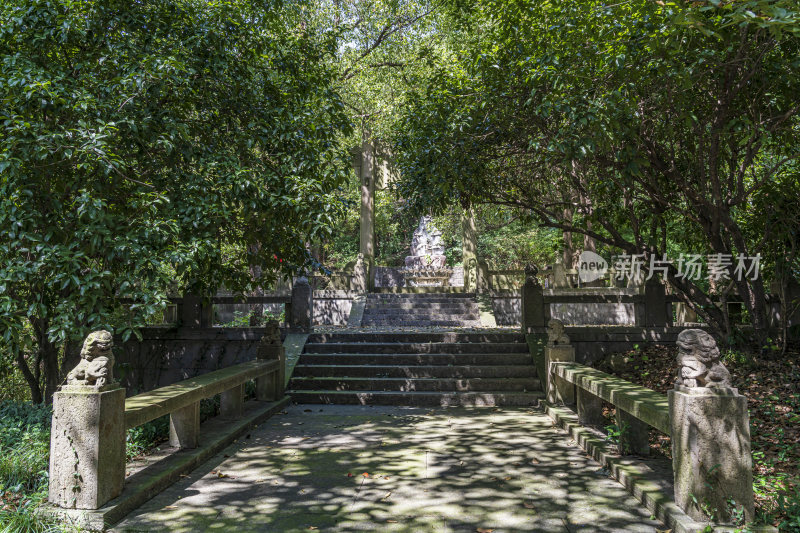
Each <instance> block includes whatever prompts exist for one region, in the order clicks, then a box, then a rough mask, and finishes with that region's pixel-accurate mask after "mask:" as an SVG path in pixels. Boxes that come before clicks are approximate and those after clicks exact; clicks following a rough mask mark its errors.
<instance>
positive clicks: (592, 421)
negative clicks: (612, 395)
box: [575, 387, 606, 428]
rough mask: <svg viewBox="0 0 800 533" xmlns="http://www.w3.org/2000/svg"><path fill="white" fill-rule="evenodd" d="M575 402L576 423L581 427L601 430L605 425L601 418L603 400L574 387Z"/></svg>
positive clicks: (603, 419)
mask: <svg viewBox="0 0 800 533" xmlns="http://www.w3.org/2000/svg"><path fill="white" fill-rule="evenodd" d="M575 400H576V403H577V404H578V405H577V410H578V421H579V422H580V423H581V425H584V426H589V427H594V428H602V427H604V426H605V425H606V418H605V417H604V416H603V400H601V399H600V398H599V397H597V396H595V395H594V394H592V393H591V392H589V391H587V390H585V389H582V388H580V387H575Z"/></svg>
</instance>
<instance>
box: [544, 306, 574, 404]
mask: <svg viewBox="0 0 800 533" xmlns="http://www.w3.org/2000/svg"><path fill="white" fill-rule="evenodd" d="M564 362H575V347H574V346H572V345H570V343H569V337H567V335H566V334H565V333H564V324H563V323H562V322H561V321H560V320H555V319H553V320H550V321H549V322H548V323H547V345H546V346H545V347H544V364H545V369H546V372H547V375H546V378H547V379H546V383H545V391H546V394H547V401H548V402H549V403H551V404H553V405H559V404H561V405H573V404H574V403H575V386H574V385H572V383H569V382H567V381H565V380H563V379H561V378H560V377H558V376H556V375H555V373H554V372H553V370H554V369H553V364H554V363H564Z"/></svg>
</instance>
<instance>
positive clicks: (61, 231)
mask: <svg viewBox="0 0 800 533" xmlns="http://www.w3.org/2000/svg"><path fill="white" fill-rule="evenodd" d="M335 50H336V42H335V41H334V40H333V39H331V38H329V37H326V36H324V35H322V34H320V33H319V32H315V31H313V30H312V29H309V28H306V27H304V24H303V23H302V12H301V11H300V10H299V8H297V7H296V6H295V5H293V4H283V3H281V2H269V1H266V2H263V1H262V2H255V1H253V2H251V1H247V0H241V1H229V2H206V1H201V0H179V1H173V0H169V1H167V0H158V1H154V2H144V3H129V2H119V1H115V0H100V1H97V2H79V1H73V0H25V1H22V0H11V1H7V2H4V3H3V4H2V7H0V58H2V62H0V125H1V127H2V134H1V135H0V328H2V335H3V337H2V347H1V349H2V354H3V357H8V356H11V357H14V358H15V360H16V362H17V364H18V365H19V368H20V369H21V371H22V372H23V374H24V376H25V378H26V380H27V382H28V384H29V386H30V388H31V393H32V398H33V400H34V401H35V402H41V401H49V400H50V397H51V395H52V393H53V392H54V390H55V388H56V386H57V385H58V384H59V381H60V379H61V377H62V376H63V375H64V371H65V369H66V367H68V366H69V365H70V364H71V357H72V356H74V355H75V353H76V350H75V347H74V345H72V344H71V343H74V342H76V341H78V340H80V338H81V337H82V336H83V335H84V334H85V333H86V332H87V331H88V330H90V329H97V328H101V327H102V328H109V329H113V330H115V331H116V332H117V333H118V334H121V335H122V338H123V339H127V338H128V337H129V336H130V335H131V334H132V333H134V332H135V331H136V328H137V327H138V326H140V325H142V324H143V323H144V322H145V321H146V320H147V317H148V316H150V315H152V314H154V313H157V312H158V311H160V310H161V309H162V308H163V305H164V303H165V298H166V296H167V294H168V292H169V291H170V290H175V289H181V290H189V291H193V292H197V293H199V294H209V292H210V291H213V290H215V289H216V288H218V287H220V286H221V285H223V284H224V285H225V286H226V287H227V288H229V289H233V290H245V289H248V288H249V287H250V286H251V285H253V284H258V283H264V282H265V281H269V279H270V278H274V277H275V276H276V275H278V272H279V270H280V269H281V268H299V267H302V266H304V265H306V264H307V261H308V256H307V252H306V248H305V243H307V242H311V241H313V240H315V239H319V238H322V237H324V236H325V235H327V234H328V233H329V232H330V228H331V226H332V221H333V219H334V218H335V216H336V215H337V213H338V211H339V202H338V201H337V200H336V192H337V190H338V188H339V187H340V186H341V184H342V183H343V180H344V178H345V175H346V161H345V160H344V158H343V157H342V153H341V152H340V150H339V149H338V144H337V140H338V139H339V138H340V137H341V136H343V135H348V134H349V121H348V119H347V116H346V115H345V113H344V106H343V103H342V101H341V98H340V96H339V93H338V91H337V90H336V89H335V87H334V85H333V82H334V81H335V79H336V75H337V72H336V71H335V70H334V69H333V68H332V66H331V65H332V62H331V60H330V56H331V54H333V53H334V52H335ZM281 261H282V262H281ZM253 272H258V273H262V274H261V275H262V276H263V279H254V276H253V274H252V273H253ZM123 299H128V300H130V301H132V302H133V304H132V305H125V306H123V305H121V303H120V302H121V300H123ZM65 355H66V357H65Z"/></svg>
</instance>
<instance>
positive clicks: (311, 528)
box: [308, 526, 319, 530]
mask: <svg viewBox="0 0 800 533" xmlns="http://www.w3.org/2000/svg"><path fill="white" fill-rule="evenodd" d="M308 529H310V530H314V529H319V528H318V527H317V526H308Z"/></svg>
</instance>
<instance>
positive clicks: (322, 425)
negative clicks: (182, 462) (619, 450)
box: [117, 405, 663, 533]
mask: <svg viewBox="0 0 800 533" xmlns="http://www.w3.org/2000/svg"><path fill="white" fill-rule="evenodd" d="M649 516H650V513H649V512H647V511H646V510H645V509H644V508H643V507H641V506H640V505H639V503H638V502H637V501H636V500H634V499H633V498H632V497H631V496H630V495H629V494H628V493H627V492H626V491H625V489H624V488H623V487H622V486H621V485H620V484H618V483H617V482H615V481H614V480H612V479H610V478H609V477H608V475H607V472H606V471H605V470H603V469H602V468H601V467H600V465H598V464H597V463H595V462H594V461H592V460H591V459H590V458H588V457H587V456H586V455H585V453H583V451H582V450H581V449H580V448H578V447H576V446H574V445H570V444H569V443H568V437H567V436H566V435H565V434H564V433H562V432H560V431H558V430H556V429H555V428H553V427H552V422H551V420H550V419H549V418H548V417H547V416H545V415H543V414H541V413H539V412H538V411H534V410H531V409H526V408H502V409H497V408H496V409H491V408H477V409H476V408H473V409H465V408H449V409H445V408H436V409H420V408H401V407H365V406H328V405H324V406H323V405H298V406H293V407H291V408H289V409H288V410H287V411H286V413H285V414H282V415H277V416H275V417H273V418H272V419H271V420H269V421H268V422H267V423H265V424H264V425H262V426H261V427H259V428H257V429H256V430H254V431H253V432H252V433H251V434H250V436H249V438H242V439H240V440H239V441H238V442H237V443H236V444H234V445H232V446H231V447H230V448H228V449H227V450H226V451H224V452H223V453H222V454H220V455H218V456H217V457H215V458H214V459H212V460H210V461H208V462H207V463H205V464H204V465H202V466H201V467H200V468H199V469H198V470H197V471H195V472H194V473H193V474H192V475H191V476H189V477H187V478H186V479H185V480H183V481H181V482H179V483H178V484H176V485H175V486H173V487H172V488H170V489H169V490H167V491H166V492H164V493H162V494H161V495H159V496H157V497H156V498H155V499H154V500H152V501H150V502H149V503H148V504H146V505H145V506H144V507H143V508H142V509H140V510H139V512H138V513H137V514H136V515H135V516H132V517H129V518H128V519H127V520H126V521H124V522H123V523H122V524H120V526H118V528H117V530H118V531H128V532H130V531H175V532H178V531H180V532H183V531H186V532H189V531H204V530H205V531H239V532H245V531H281V532H283V531H314V530H319V531H409V532H411V531H413V532H427V531H442V532H445V531H464V532H473V533H474V532H475V531H480V530H484V531H490V530H494V531H495V532H498V533H499V532H501V531H542V532H551V531H552V532H567V531H569V532H578V531H585V532H589V531H592V532H595V531H625V532H635V531H646V532H650V533H652V532H654V531H655V529H656V528H657V527H658V528H659V529H663V527H662V526H661V524H659V523H658V522H655V521H652V520H650V519H649Z"/></svg>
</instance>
